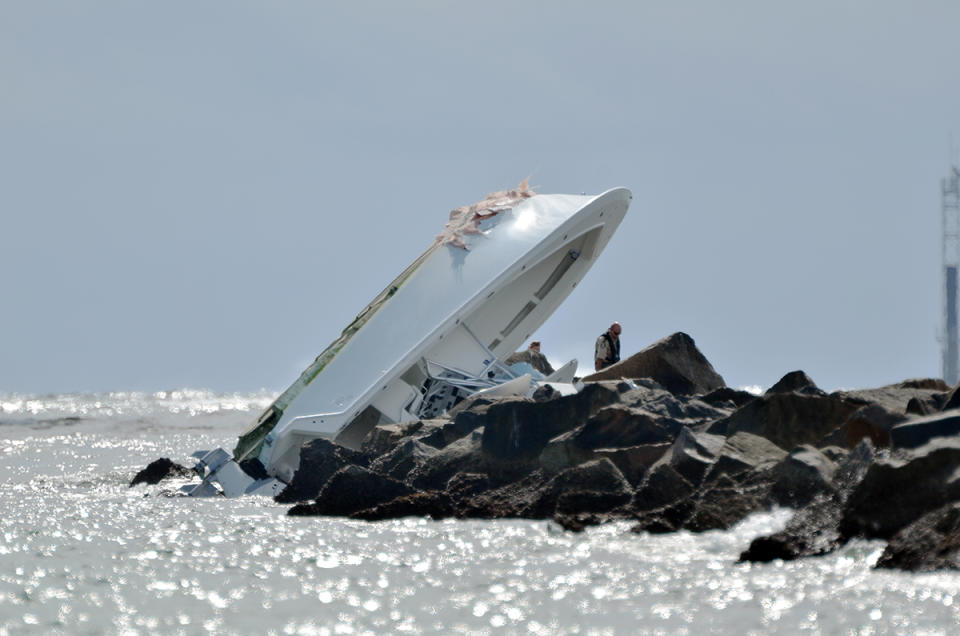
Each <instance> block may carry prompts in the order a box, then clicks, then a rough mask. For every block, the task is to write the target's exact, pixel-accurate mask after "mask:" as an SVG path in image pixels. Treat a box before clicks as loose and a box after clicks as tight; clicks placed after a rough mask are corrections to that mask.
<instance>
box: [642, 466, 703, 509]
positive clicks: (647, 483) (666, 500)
mask: <svg viewBox="0 0 960 636" xmlns="http://www.w3.org/2000/svg"><path fill="white" fill-rule="evenodd" d="M695 490H696V488H695V486H694V485H693V484H691V483H690V481H689V480H687V479H686V478H685V477H684V476H683V475H681V474H680V473H678V472H677V470H676V469H675V468H674V467H673V466H671V465H670V464H669V463H666V462H661V463H657V464H656V465H655V466H654V467H653V468H651V469H650V471H649V472H648V473H647V476H646V478H645V479H644V480H643V483H642V484H641V485H640V487H639V488H637V491H636V493H635V494H634V499H633V506H634V508H635V509H636V510H638V511H640V512H645V511H650V510H657V509H661V508H666V507H669V506H673V505H674V504H677V503H678V502H681V501H683V500H685V499H687V498H689V497H690V495H692V494H693V493H694V491H695ZM688 512H689V511H688Z"/></svg>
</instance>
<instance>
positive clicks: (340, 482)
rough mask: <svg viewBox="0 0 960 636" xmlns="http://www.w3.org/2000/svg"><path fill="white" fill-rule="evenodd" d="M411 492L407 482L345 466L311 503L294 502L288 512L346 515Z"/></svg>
mask: <svg viewBox="0 0 960 636" xmlns="http://www.w3.org/2000/svg"><path fill="white" fill-rule="evenodd" d="M413 492H414V490H413V488H411V487H410V486H408V485H407V484H405V483H403V482H401V481H397V480H396V479H391V478H389V477H386V476H384V475H380V474H377V473H375V472H373V471H372V470H369V469H367V468H361V467H360V466H354V465H350V466H344V467H343V468H341V469H340V470H338V471H337V472H336V473H334V474H333V475H332V476H331V477H330V479H328V480H327V483H326V484H324V486H323V488H322V489H321V490H320V494H319V495H317V500H316V501H315V502H314V503H312V504H305V503H301V504H297V505H296V506H294V507H293V508H291V509H290V510H289V511H288V512H287V514H288V515H292V516H310V515H326V516H347V515H350V514H352V513H354V512H359V511H360V510H365V509H367V508H373V507H375V506H379V505H381V504H385V503H387V502H389V501H392V500H394V499H396V498H397V497H402V496H404V495H410V494H412V493H413Z"/></svg>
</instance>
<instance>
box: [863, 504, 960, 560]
mask: <svg viewBox="0 0 960 636" xmlns="http://www.w3.org/2000/svg"><path fill="white" fill-rule="evenodd" d="M877 567H878V568H887V569H898V570H908V571H911V572H918V571H931V570H957V569H960V503H952V504H949V505H946V506H943V507H942V508H938V509H937V510H934V511H933V512H928V513H927V514H925V515H923V516H922V517H920V518H919V519H917V520H916V521H914V522H913V523H911V524H910V525H908V526H907V527H905V528H902V529H901V530H900V531H899V532H897V534H895V535H894V536H893V538H892V539H890V543H889V544H888V545H887V547H886V549H885V550H884V551H883V554H881V555H880V559H879V560H878V561H877Z"/></svg>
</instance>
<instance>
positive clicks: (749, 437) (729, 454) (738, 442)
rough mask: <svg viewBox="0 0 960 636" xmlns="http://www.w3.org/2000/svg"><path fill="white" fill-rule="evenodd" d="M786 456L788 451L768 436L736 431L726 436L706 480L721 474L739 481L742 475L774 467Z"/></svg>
mask: <svg viewBox="0 0 960 636" xmlns="http://www.w3.org/2000/svg"><path fill="white" fill-rule="evenodd" d="M786 456H787V451H785V450H783V449H782V448H780V447H779V446H777V445H776V444H774V443H773V442H771V441H769V440H767V439H766V438H763V437H760V436H759V435H754V434H753V433H745V432H738V433H734V434H733V435H731V436H730V437H728V438H726V440H725V441H724V443H723V446H722V447H721V448H720V450H719V451H718V452H717V457H716V460H715V461H714V463H713V466H711V467H710V470H709V472H708V473H707V475H706V477H705V481H706V482H707V483H710V482H712V481H713V480H715V479H718V478H719V477H720V476H721V475H727V476H728V477H731V478H733V479H734V480H735V481H738V480H739V476H740V475H746V474H749V473H753V472H758V471H761V470H763V469H764V468H772V467H773V466H774V465H776V464H777V463H778V462H780V461H782V460H783V458H784V457H786Z"/></svg>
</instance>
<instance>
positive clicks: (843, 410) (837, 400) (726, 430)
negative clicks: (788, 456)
mask: <svg viewBox="0 0 960 636" xmlns="http://www.w3.org/2000/svg"><path fill="white" fill-rule="evenodd" d="M861 406H863V404H862V403H861V402H858V401H854V400H849V399H846V398H843V397H839V396H836V395H826V396H823V395H805V394H802V393H773V394H770V395H764V396H762V397H759V398H757V399H756V400H754V401H753V402H750V403H749V404H747V405H746V406H743V407H741V408H740V409H738V410H737V411H736V412H734V413H733V415H731V416H730V417H728V418H725V419H723V420H719V421H717V422H715V423H713V424H712V425H710V427H709V428H708V429H707V432H710V433H717V434H725V435H733V434H734V433H737V432H740V431H743V432H746V433H753V434H754V435H759V436H761V437H765V438H766V439H768V440H770V441H771V442H773V443H774V444H776V445H777V446H779V447H780V448H785V449H789V448H794V447H796V446H800V445H801V444H816V443H818V442H820V441H821V440H822V439H823V438H825V437H826V436H828V435H829V434H830V433H832V432H833V431H835V430H836V429H837V428H839V427H840V426H841V425H842V424H843V423H844V422H845V421H846V420H847V418H848V417H850V415H851V414H852V413H853V412H854V411H856V410H857V409H859V408H860V407H861Z"/></svg>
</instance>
